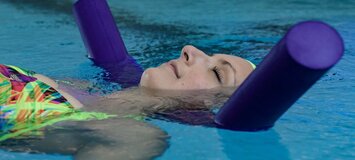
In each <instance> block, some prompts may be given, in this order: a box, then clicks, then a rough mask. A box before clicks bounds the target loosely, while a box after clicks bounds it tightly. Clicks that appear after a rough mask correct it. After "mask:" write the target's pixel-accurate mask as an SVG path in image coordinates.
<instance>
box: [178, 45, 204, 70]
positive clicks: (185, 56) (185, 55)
mask: <svg viewBox="0 0 355 160" xmlns="http://www.w3.org/2000/svg"><path fill="white" fill-rule="evenodd" d="M207 59H208V55H206V54H205V53H204V52H203V51H201V50H199V49H197V48H196V47H194V46H192V45H186V46H184V47H183V48H182V50H181V54H180V60H181V61H182V62H184V63H185V64H186V65H187V66H191V65H193V64H195V63H197V62H198V61H201V60H203V61H204V60H207Z"/></svg>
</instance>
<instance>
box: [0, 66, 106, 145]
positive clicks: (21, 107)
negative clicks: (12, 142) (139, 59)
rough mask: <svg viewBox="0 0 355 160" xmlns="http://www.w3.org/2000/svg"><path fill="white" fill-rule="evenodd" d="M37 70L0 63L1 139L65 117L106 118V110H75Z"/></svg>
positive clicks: (77, 118)
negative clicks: (38, 76)
mask: <svg viewBox="0 0 355 160" xmlns="http://www.w3.org/2000/svg"><path fill="white" fill-rule="evenodd" d="M34 74H35V73H34V72H32V71H28V70H24V69H21V68H19V67H15V66H10V65H1V64H0V141H3V140H6V139H8V138H13V137H17V136H19V135H23V134H24V133H27V134H28V133H29V132H30V131H34V130H37V129H40V128H42V127H44V126H47V125H51V124H54V123H56V122H59V121H63V120H89V119H106V118H109V117H111V116H110V115H107V114H105V113H97V112H82V111H80V110H77V109H75V108H74V107H73V106H72V105H71V104H70V103H69V102H68V101H67V100H66V99H65V98H64V97H63V96H62V95H61V94H60V93H59V92H57V91H56V90H55V89H54V88H52V87H51V86H49V85H47V84H45V83H44V82H41V81H39V80H37V78H35V77H33V75H34Z"/></svg>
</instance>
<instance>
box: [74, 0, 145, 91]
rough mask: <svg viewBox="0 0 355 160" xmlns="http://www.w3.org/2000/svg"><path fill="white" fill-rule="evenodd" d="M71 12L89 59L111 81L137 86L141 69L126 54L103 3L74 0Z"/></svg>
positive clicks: (113, 21) (93, 0) (111, 18)
mask: <svg viewBox="0 0 355 160" xmlns="http://www.w3.org/2000/svg"><path fill="white" fill-rule="evenodd" d="M73 11H74V15H75V19H76V22H77V25H78V27H79V30H80V33H81V36H82V39H83V41H84V44H85V47H86V49H87V51H88V53H89V58H91V59H92V60H93V62H94V63H95V64H96V65H98V66H100V67H102V68H104V69H106V70H107V71H108V72H109V73H110V77H109V79H110V80H111V81H114V82H118V83H120V84H123V85H124V84H127V86H126V87H128V86H132V85H137V84H138V83H139V79H140V76H141V74H142V73H143V69H142V68H141V66H140V65H138V64H137V63H136V61H135V60H134V59H133V58H132V57H131V56H130V55H129V54H128V53H127V50H126V47H125V45H124V42H123V40H122V38H121V35H120V33H119V30H118V28H117V26H116V23H115V20H114V18H113V16H112V13H111V11H110V8H109V6H108V4H107V1H106V0H78V1H77V2H76V3H75V4H74V8H73ZM123 81H124V82H123Z"/></svg>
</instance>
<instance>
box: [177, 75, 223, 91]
mask: <svg viewBox="0 0 355 160" xmlns="http://www.w3.org/2000/svg"><path fill="white" fill-rule="evenodd" d="M179 84H180V85H181V87H182V89H210V88H214V87H217V85H216V84H215V83H213V80H211V77H209V76H208V75H207V74H202V73H201V72H197V73H196V72H191V73H190V74H188V75H186V76H185V77H184V78H182V79H181V81H180V82H179Z"/></svg>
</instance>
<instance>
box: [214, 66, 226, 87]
mask: <svg viewBox="0 0 355 160" xmlns="http://www.w3.org/2000/svg"><path fill="white" fill-rule="evenodd" d="M212 71H213V72H214V74H215V75H216V78H217V80H218V82H219V83H222V78H223V77H222V75H221V70H220V69H219V68H217V66H215V67H213V69H212Z"/></svg>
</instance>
